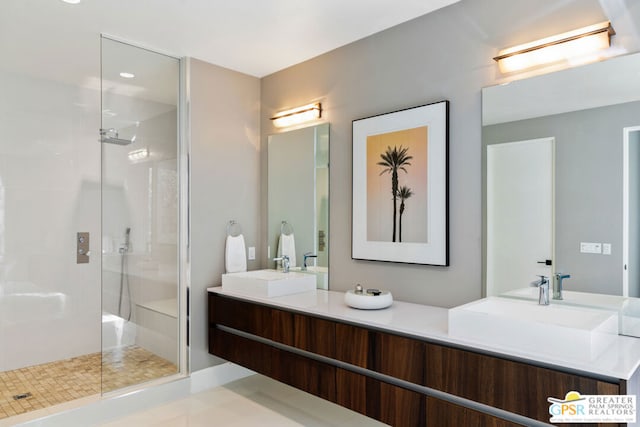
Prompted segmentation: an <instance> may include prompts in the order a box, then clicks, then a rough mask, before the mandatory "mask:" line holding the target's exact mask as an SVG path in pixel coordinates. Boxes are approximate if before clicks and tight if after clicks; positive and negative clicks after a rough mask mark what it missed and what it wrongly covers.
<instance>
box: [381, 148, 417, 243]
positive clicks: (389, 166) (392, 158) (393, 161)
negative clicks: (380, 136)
mask: <svg viewBox="0 0 640 427" xmlns="http://www.w3.org/2000/svg"><path fill="white" fill-rule="evenodd" d="M407 151H409V148H408V147H405V148H403V147H402V145H401V146H400V148H398V146H394V147H393V149H392V148H391V147H389V146H387V151H385V152H384V153H382V154H380V158H381V159H382V161H380V162H378V163H377V165H378V166H382V167H383V169H382V172H380V175H382V174H383V173H390V174H391V194H392V195H393V236H392V239H391V241H392V242H395V241H396V218H397V205H398V170H402V171H404V172H405V173H407V169H405V166H410V165H411V163H410V162H409V160H411V159H413V156H409V155H408V154H407Z"/></svg>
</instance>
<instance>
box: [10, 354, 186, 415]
mask: <svg viewBox="0 0 640 427" xmlns="http://www.w3.org/2000/svg"><path fill="white" fill-rule="evenodd" d="M101 365H102V369H100V367H101ZM177 372H178V368H177V367H176V365H174V364H173V363H171V362H169V361H167V360H165V359H162V358H161V357H158V356H156V355H155V354H153V353H151V352H149V351H147V350H145V349H143V348H141V347H138V346H129V347H124V348H118V349H114V350H109V351H108V352H105V353H104V355H103V357H102V361H101V354H100V353H93V354H88V355H84V356H79V357H74V358H71V359H66V360H59V361H56V362H51V363H45V364H43V365H37V366H30V367H27V368H22V369H16V370H13V371H6V372H0V419H2V418H7V417H11V416H13V415H18V414H23V413H25V412H29V411H33V410H36V409H42V408H46V407H48V406H53V405H57V404H60V403H64V402H69V401H71V400H75V399H79V398H82V397H86V396H92V395H96V394H100V393H101V392H109V391H113V390H117V389H119V388H123V387H127V386H131V385H134V384H139V383H143V382H146V381H150V380H153V379H156V378H161V377H165V376H168V375H172V374H175V373H177ZM102 379H103V380H104V384H103V387H102V390H101V387H100V384H101V380H102ZM18 395H22V396H20V397H22V398H18V399H16V398H14V396H18Z"/></svg>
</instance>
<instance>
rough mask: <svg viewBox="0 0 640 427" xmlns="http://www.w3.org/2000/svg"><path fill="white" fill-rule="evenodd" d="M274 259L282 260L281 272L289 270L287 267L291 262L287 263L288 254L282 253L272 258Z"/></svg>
mask: <svg viewBox="0 0 640 427" xmlns="http://www.w3.org/2000/svg"><path fill="white" fill-rule="evenodd" d="M273 260H274V261H282V272H283V273H288V272H289V267H290V266H291V264H290V263H289V256H288V255H282V256H281V257H279V258H274V259H273Z"/></svg>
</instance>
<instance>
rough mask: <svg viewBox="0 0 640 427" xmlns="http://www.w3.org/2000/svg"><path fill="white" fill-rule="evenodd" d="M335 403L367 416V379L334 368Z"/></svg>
mask: <svg viewBox="0 0 640 427" xmlns="http://www.w3.org/2000/svg"><path fill="white" fill-rule="evenodd" d="M336 403H337V404H338V405H340V406H344V407H345V408H349V409H351V410H352V411H356V412H359V413H361V414H364V415H367V377H365V376H364V375H360V374H356V373H354V372H351V371H347V370H345V369H342V368H336Z"/></svg>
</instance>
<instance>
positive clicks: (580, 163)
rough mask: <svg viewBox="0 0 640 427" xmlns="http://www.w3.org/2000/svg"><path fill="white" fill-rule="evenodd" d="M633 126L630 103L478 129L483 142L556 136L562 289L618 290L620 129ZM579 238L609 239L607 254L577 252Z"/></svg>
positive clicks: (638, 121) (637, 121) (637, 119)
mask: <svg viewBox="0 0 640 427" xmlns="http://www.w3.org/2000/svg"><path fill="white" fill-rule="evenodd" d="M638 125H640V102H632V103H627V104H620V105H615V106H608V107H601V108H593V109H589V110H582V111H575V112H571V113H565V114H556V115H553V116H546V117H539V118H535V119H529V120H520V121H517V122H510V123H503V124H499V125H492V126H485V127H484V128H483V145H484V144H487V143H490V144H496V143H504V142H513V141H524V140H529V139H535V138H544V137H551V136H552V137H555V138H556V145H555V147H556V157H555V162H556V165H555V191H556V194H555V211H556V214H555V224H556V236H555V243H556V271H559V272H563V273H569V274H571V279H570V280H567V281H565V288H566V289H569V290H579V291H584V292H596V293H606V294H615V295H622V146H623V144H622V142H623V129H624V128H625V127H629V126H638ZM531 203H535V200H532V201H531ZM635 240H636V241H637V240H638V239H635ZM580 242H599V243H611V244H612V252H611V255H601V254H583V253H580Z"/></svg>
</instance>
